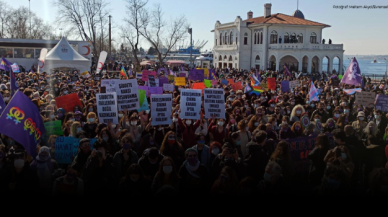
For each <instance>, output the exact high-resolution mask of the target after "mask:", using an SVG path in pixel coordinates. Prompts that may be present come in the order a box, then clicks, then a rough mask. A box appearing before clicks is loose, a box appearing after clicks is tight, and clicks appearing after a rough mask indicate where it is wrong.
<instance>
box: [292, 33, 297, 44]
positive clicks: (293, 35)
mask: <svg viewBox="0 0 388 217" xmlns="http://www.w3.org/2000/svg"><path fill="white" fill-rule="evenodd" d="M291 43H296V34H295V33H292V34H291Z"/></svg>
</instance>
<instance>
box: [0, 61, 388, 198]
mask: <svg viewBox="0 0 388 217" xmlns="http://www.w3.org/2000/svg"><path fill="white" fill-rule="evenodd" d="M117 68H120V66H119V67H117ZM151 70H153V71H158V70H157V68H156V66H155V67H151ZM174 70H179V68H178V67H177V68H175V69H174ZM185 70H188V69H187V68H186V69H185ZM252 73H254V74H256V70H254V69H252V70H241V69H239V70H238V69H216V70H215V74H216V76H217V78H218V83H217V85H214V86H213V88H222V89H223V90H224V93H225V108H226V112H225V115H226V117H225V119H224V118H220V119H216V118H210V119H206V118H201V119H200V120H191V119H180V113H181V109H180V91H181V89H182V88H191V87H192V84H193V83H194V82H197V81H190V80H187V84H186V86H175V89H174V91H173V92H165V93H168V94H172V95H173V105H172V106H173V108H172V114H171V119H172V124H171V125H166V126H152V125H151V119H150V118H151V114H150V110H145V111H140V112H138V111H137V110H133V111H119V124H111V123H108V124H102V123H99V120H98V113H97V106H96V98H95V96H96V93H99V92H100V91H101V88H100V82H101V80H102V79H114V78H115V79H123V78H122V76H120V74H119V73H117V72H109V71H108V72H106V73H104V74H102V73H101V74H94V73H91V77H89V78H83V77H81V76H80V75H79V72H77V71H69V72H63V71H56V72H53V73H45V72H43V73H41V74H37V73H32V72H30V73H17V74H16V80H17V81H18V87H19V91H22V92H23V93H24V94H25V95H27V96H28V97H29V98H30V99H31V100H32V102H33V103H34V104H35V105H36V106H37V107H38V108H39V110H40V114H41V117H42V119H43V120H44V121H45V122H49V121H55V120H60V121H61V123H62V129H63V135H64V136H66V137H74V138H78V139H80V142H79V150H78V154H77V155H76V156H74V159H73V163H72V164H70V165H61V164H58V163H57V162H56V160H55V141H56V137H57V136H55V135H46V136H45V139H42V140H41V141H40V142H39V144H38V147H37V153H38V155H37V156H30V155H28V154H27V152H26V151H25V150H24V148H23V146H22V145H21V144H19V143H18V142H16V141H15V140H14V138H10V137H7V136H6V135H3V134H2V135H1V142H2V144H1V145H0V193H1V194H2V195H23V194H26V193H28V194H30V195H53V196H61V195H67V196H71V195H74V196H94V195H96V196H97V195H101V194H112V195H113V194H120V195H125V196H126V197H128V196H129V197H130V198H138V197H149V196H155V197H162V196H175V195H188V196H205V197H206V196H207V195H209V196H212V197H222V196H240V197H245V196H259V197H260V196H266V195H267V196H268V195H286V194H299V195H300V194H306V195H316V196H319V195H359V194H361V195H363V194H365V195H370V196H376V195H387V194H388V170H387V169H388V164H386V163H387V157H388V148H386V144H387V142H386V141H387V140H386V139H387V138H388V127H387V124H388V119H387V116H386V113H385V112H382V111H380V110H377V109H375V105H374V104H370V105H368V106H363V105H357V104H355V95H354V94H353V95H348V94H346V93H344V92H343V89H351V88H354V86H350V85H344V84H342V83H340V84H338V83H336V82H334V80H332V79H330V78H328V77H325V78H323V79H313V83H314V85H315V87H316V88H317V89H318V91H319V101H310V100H309V94H308V93H309V90H310V83H311V80H310V77H309V76H308V74H307V75H304V74H301V73H293V74H292V76H291V77H289V76H286V75H284V74H283V73H278V72H275V71H259V72H258V73H259V76H260V78H261V83H266V80H267V78H270V77H273V78H275V79H276V82H277V87H276V89H273V90H265V91H264V92H262V93H261V94H259V95H256V94H249V93H244V89H240V90H234V89H232V87H231V85H229V84H228V85H224V84H222V83H221V80H222V79H223V78H225V79H227V78H232V79H234V80H235V82H237V81H241V82H242V83H243V88H244V87H245V85H249V84H250V83H251V74H252ZM158 76H167V75H163V72H162V73H161V75H158ZM129 79H136V77H135V75H132V76H130V78H129ZM286 79H287V80H290V81H292V80H299V81H300V84H301V85H300V87H296V88H294V89H291V91H288V92H282V91H281V87H280V84H281V81H283V80H286ZM363 79H364V82H363V83H364V86H363V87H362V91H373V92H376V93H377V94H385V90H386V84H385V81H381V83H380V81H379V83H378V84H377V83H372V81H371V80H367V79H365V78H363ZM9 81H10V78H9V74H8V76H7V74H6V73H4V74H2V75H0V82H1V84H0V91H1V94H2V97H3V99H4V101H5V103H6V104H7V103H8V102H9V100H10V99H11V97H12V96H11V94H10V84H9ZM138 84H139V85H145V83H144V82H143V81H142V80H141V79H138ZM360 86H361V85H360ZM71 93H77V94H78V97H79V99H80V101H81V103H82V105H83V106H82V107H79V106H76V107H75V108H74V110H73V112H65V110H64V109H63V108H58V107H57V106H56V102H55V98H56V97H58V96H63V95H66V94H71ZM147 100H148V102H149V97H148V98H147ZM304 116H307V117H308V119H309V120H310V121H309V124H308V126H305V124H304V123H302V122H301V120H302V119H303V117H304ZM201 117H204V109H203V105H202V111H201ZM318 122H319V123H322V127H323V128H321V129H320V128H319V127H317V123H318ZM0 124H1V123H0ZM300 137H314V139H316V142H315V147H314V148H313V149H312V150H311V152H309V154H308V156H307V158H308V159H309V160H310V165H309V170H308V171H306V172H304V173H301V172H300V171H296V170H295V163H296V162H294V160H293V159H292V158H291V155H290V144H289V143H288V142H287V140H288V139H295V138H300ZM329 137H332V138H333V139H334V143H335V144H334V146H332V147H331V146H330V144H329V143H330V142H329ZM94 138H96V139H97V141H96V142H95V143H94V144H93V147H92V146H91V144H90V141H91V139H94ZM275 141H276V143H275ZM275 144H276V145H275Z"/></svg>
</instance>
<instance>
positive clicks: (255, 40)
mask: <svg viewBox="0 0 388 217" xmlns="http://www.w3.org/2000/svg"><path fill="white" fill-rule="evenodd" d="M256 37H257V33H256V32H255V41H254V42H253V44H256Z"/></svg>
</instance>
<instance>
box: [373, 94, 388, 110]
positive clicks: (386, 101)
mask: <svg viewBox="0 0 388 217" xmlns="http://www.w3.org/2000/svg"><path fill="white" fill-rule="evenodd" d="M375 108H376V109H377V110H381V111H382V112H388V95H381V94H377V96H376V107H375Z"/></svg>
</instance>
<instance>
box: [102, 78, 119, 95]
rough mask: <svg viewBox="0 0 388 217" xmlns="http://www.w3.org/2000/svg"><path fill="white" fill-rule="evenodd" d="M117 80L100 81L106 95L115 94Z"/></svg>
mask: <svg viewBox="0 0 388 217" xmlns="http://www.w3.org/2000/svg"><path fill="white" fill-rule="evenodd" d="M117 81H119V79H103V80H101V87H105V88H106V93H116V82H117Z"/></svg>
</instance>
